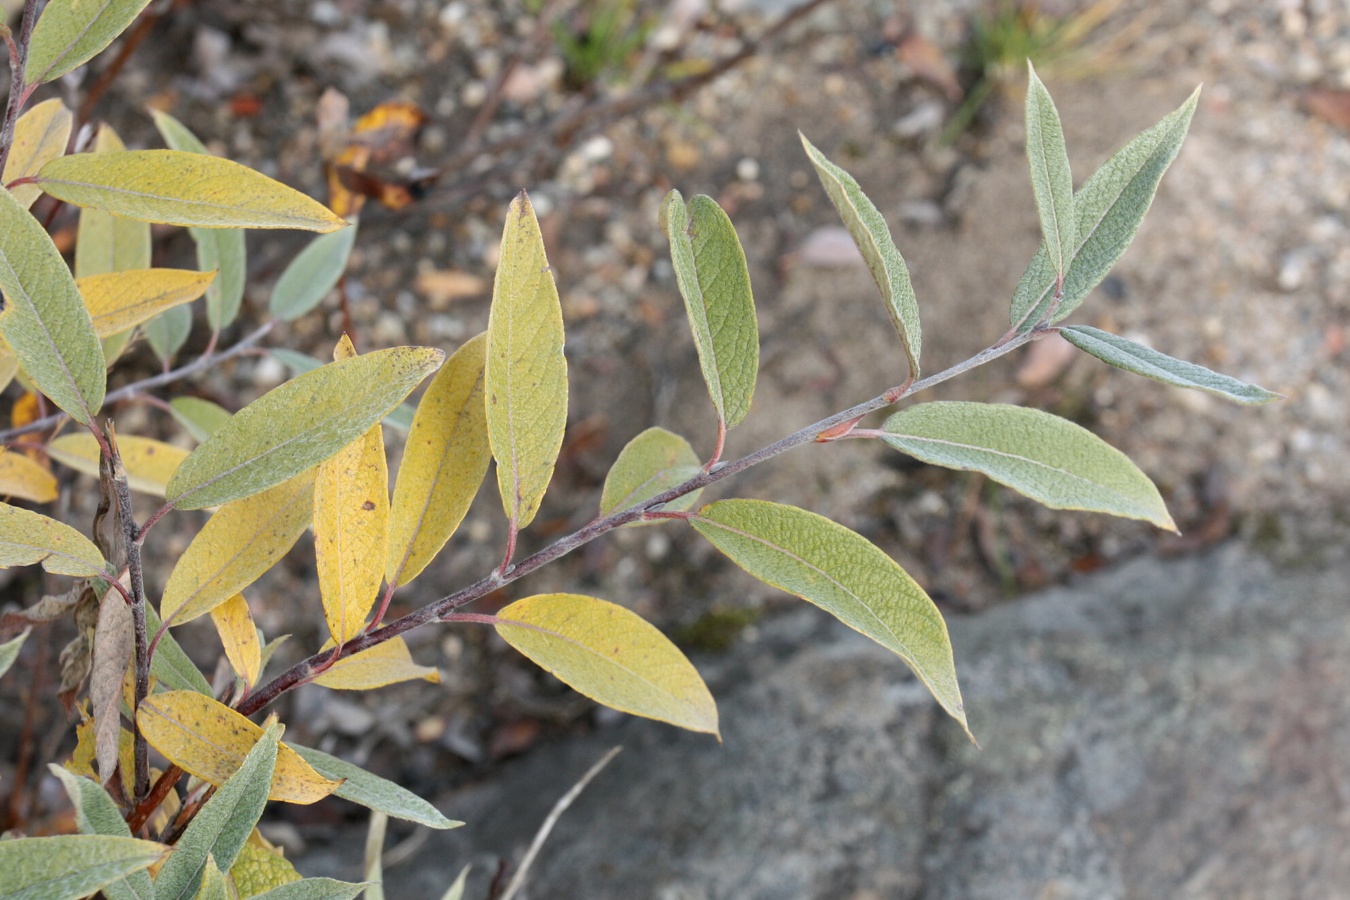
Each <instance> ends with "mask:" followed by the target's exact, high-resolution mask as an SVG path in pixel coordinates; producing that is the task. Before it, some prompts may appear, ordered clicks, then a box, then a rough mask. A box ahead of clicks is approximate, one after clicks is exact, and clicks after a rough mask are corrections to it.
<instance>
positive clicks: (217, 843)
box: [155, 725, 281, 900]
mask: <svg viewBox="0 0 1350 900" xmlns="http://www.w3.org/2000/svg"><path fill="white" fill-rule="evenodd" d="M280 739H281V727H280V726H279V725H272V726H270V727H269V728H267V729H266V730H265V731H263V734H262V737H261V738H259V739H258V741H257V743H255V744H254V745H253V747H252V749H250V750H249V751H248V755H247V756H245V757H244V761H243V763H241V764H240V766H239V769H238V771H236V772H235V773H234V774H233V775H231V776H230V777H229V779H227V780H226V781H225V783H224V784H222V785H221V786H220V787H219V788H218V789H217V790H216V792H215V794H213V795H212V796H211V799H210V800H208V801H206V803H205V804H204V805H203V806H202V808H201V809H200V810H199V811H198V812H197V815H195V816H194V817H193V818H192V821H191V822H190V823H188V827H187V829H186V830H184V832H183V836H182V837H181V838H179V839H178V842H177V843H176V844H174V848H173V855H172V856H170V857H169V859H168V861H167V862H165V863H164V868H162V869H161V870H160V872H159V876H158V877H157V878H156V879H155V896H156V898H158V900H189V898H191V897H193V896H195V895H196V893H197V888H198V886H199V885H200V884H201V883H202V873H203V870H204V869H205V868H206V867H207V864H208V861H209V860H213V861H214V862H215V864H216V865H217V866H219V867H220V868H223V869H225V870H226V871H229V868H230V866H232V865H234V860H235V857H237V856H238V855H239V850H240V848H242V847H243V846H244V842H245V841H246V840H248V836H249V834H250V833H252V831H253V826H254V825H256V824H257V822H258V819H259V818H260V817H261V816H262V812H263V807H264V806H266V805H267V794H268V790H269V788H270V786H271V784H272V774H273V772H274V770H275V769H276V764H277V748H278V742H279V741H280Z"/></svg>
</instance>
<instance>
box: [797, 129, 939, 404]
mask: <svg viewBox="0 0 1350 900" xmlns="http://www.w3.org/2000/svg"><path fill="white" fill-rule="evenodd" d="M797 136H798V137H799V138H801V140H802V146H803V147H805V148H806V155H807V156H808V157H809V158H810V160H811V164H812V165H813V166H815V167H816V174H817V175H819V176H820V183H821V184H823V185H824V186H825V193H827V194H829V196H830V202H831V203H833V204H834V208H835V209H836V210H838V211H839V216H840V217H841V218H842V219H843V220H844V226H845V227H846V228H848V233H849V234H850V235H852V236H853V243H855V244H857V245H858V250H859V251H861V252H862V256H863V259H864V260H865V261H866V262H867V268H868V269H869V270H870V271H871V272H872V278H873V279H874V280H875V281H876V283H877V290H879V291H881V299H883V300H885V301H886V311H887V312H889V313H890V314H891V322H892V324H894V325H895V330H896V331H897V332H898V333H899V335H900V345H901V347H902V348H903V349H904V351H905V359H906V360H908V361H909V375H910V377H911V378H918V377H919V351H920V350H921V349H922V347H923V332H922V331H921V330H920V328H919V303H918V300H917V299H916V298H915V296H914V286H913V285H912V284H911V283H910V279H909V267H908V266H906V265H905V258H904V257H903V256H901V255H900V251H899V250H898V249H897V248H896V246H895V241H894V240H892V239H891V231H890V229H889V228H888V227H886V220H885V219H884V218H883V217H882V215H881V212H880V211H879V210H878V209H877V208H876V206H875V204H873V203H872V201H871V200H869V199H868V198H867V195H866V194H864V193H863V191H862V188H861V187H859V186H858V182H857V181H856V180H855V179H854V178H853V176H852V175H850V174H848V172H845V171H844V170H843V169H842V168H840V167H839V166H837V165H835V164H834V163H832V162H830V161H829V160H828V159H827V158H826V157H825V154H823V153H821V152H820V151H819V150H817V149H816V147H815V145H814V144H812V143H811V142H810V141H808V140H807V139H806V135H804V134H802V133H801V132H798V133H797Z"/></svg>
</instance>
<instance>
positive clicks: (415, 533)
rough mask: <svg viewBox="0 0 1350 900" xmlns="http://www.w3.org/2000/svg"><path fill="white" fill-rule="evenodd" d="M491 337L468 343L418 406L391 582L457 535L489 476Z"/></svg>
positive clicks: (398, 492)
mask: <svg viewBox="0 0 1350 900" xmlns="http://www.w3.org/2000/svg"><path fill="white" fill-rule="evenodd" d="M486 359H487V335H486V334H480V335H478V336H477V337H474V338H471V339H470V340H468V341H466V342H465V343H464V345H463V346H461V347H460V348H459V349H458V350H456V351H455V353H454V355H453V356H451V357H450V359H448V360H446V363H445V365H443V366H441V370H440V371H439V372H437V373H436V377H435V378H433V379H432V380H431V384H430V385H428V387H427V390H426V393H425V394H423V395H422V401H421V402H420V403H419V404H418V405H417V414H416V417H415V418H414V419H413V423H412V430H411V431H410V432H409V433H408V442H407V444H406V446H405V449H404V451H403V461H402V462H401V463H400V464H399V467H398V477H397V478H396V480H395V482H394V499H393V502H392V504H391V507H390V508H391V512H390V519H389V552H388V557H387V559H386V562H385V571H384V576H385V580H386V581H387V582H388V583H389V584H392V585H404V584H408V583H409V582H411V581H412V580H413V579H414V578H416V577H417V576H418V574H420V573H421V572H422V570H423V569H425V568H426V567H427V564H428V563H430V562H431V561H432V560H433V559H435V558H436V554H437V553H439V552H440V551H441V548H442V547H444V546H445V543H446V541H448V540H450V536H451V535H452V534H454V533H455V529H456V528H458V527H459V524H460V522H462V521H463V520H464V515H465V514H466V513H467V512H468V511H469V505H470V504H471V503H473V498H474V497H475V496H476V495H477V493H478V489H479V487H480V486H481V485H482V483H483V478H484V477H485V476H486V475H487V468H488V463H489V462H490V461H491V459H492V450H491V448H490V447H489V446H488V435H487V408H486V404H485V403H484V399H483V367H484V364H485V362H486Z"/></svg>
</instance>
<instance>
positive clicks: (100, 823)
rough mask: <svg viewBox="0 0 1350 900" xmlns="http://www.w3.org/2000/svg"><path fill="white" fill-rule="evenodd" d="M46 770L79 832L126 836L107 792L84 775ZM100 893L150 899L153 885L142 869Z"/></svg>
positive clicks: (112, 898) (123, 899)
mask: <svg viewBox="0 0 1350 900" xmlns="http://www.w3.org/2000/svg"><path fill="white" fill-rule="evenodd" d="M47 769H48V770H49V771H50V772H51V773H52V774H53V775H55V776H56V777H57V779H59V780H60V782H61V784H62V785H63V786H64V787H65V789H66V794H67V795H69V797H70V802H71V804H72V805H73V806H74V807H75V816H76V820H77V821H78V822H79V827H80V832H81V833H83V834H102V835H107V836H110V837H121V838H130V837H131V829H129V828H127V823H126V822H124V821H123V820H122V811H121V810H120V809H118V808H117V804H116V803H114V802H113V799H112V797H110V796H108V792H107V791H105V790H104V789H103V788H101V787H100V786H99V785H98V784H97V783H95V782H94V781H91V780H90V779H88V778H81V777H79V776H78V775H75V774H73V773H71V772H68V771H66V770H65V769H63V768H61V767H60V766H57V765H50V766H48V767H47ZM103 893H104V895H105V896H106V897H107V898H108V900H151V898H153V897H154V896H155V888H154V885H153V884H151V883H150V876H149V875H148V874H147V873H146V872H144V871H138V872H132V873H130V874H129V875H127V876H126V877H125V878H123V879H122V880H120V881H114V882H112V883H111V884H107V885H104V887H103Z"/></svg>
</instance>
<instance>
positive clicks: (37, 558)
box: [0, 503, 112, 576]
mask: <svg viewBox="0 0 1350 900" xmlns="http://www.w3.org/2000/svg"><path fill="white" fill-rule="evenodd" d="M34 563H41V564H42V568H44V569H46V570H47V571H48V572H51V573H52V574H53V575H77V576H81V575H82V576H93V575H109V574H112V567H110V566H109V565H108V564H107V563H106V562H104V560H103V554H101V553H99V551H98V548H97V547H95V546H94V542H93V541H91V540H89V538H87V537H85V536H84V535H83V534H80V532H78V531H76V530H75V529H74V528H71V527H70V526H69V525H67V524H65V523H64V522H58V521H56V520H55V519H49V518H47V517H46V516H44V515H42V514H40V513H35V512H32V511H31V510H27V509H20V508H19V507H17V506H10V505H9V504H8V503H0V569H7V568H9V567H10V566H31V565H33V564H34Z"/></svg>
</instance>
